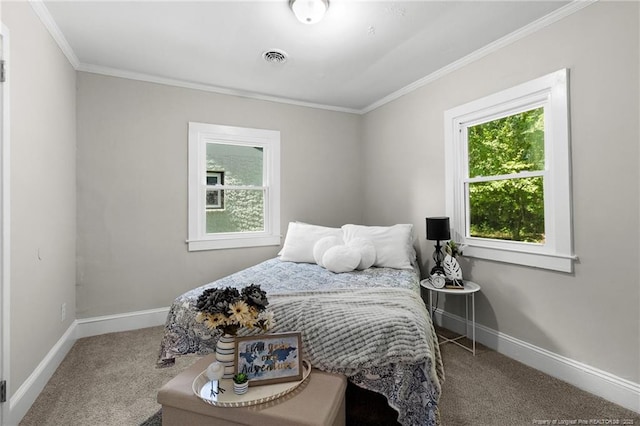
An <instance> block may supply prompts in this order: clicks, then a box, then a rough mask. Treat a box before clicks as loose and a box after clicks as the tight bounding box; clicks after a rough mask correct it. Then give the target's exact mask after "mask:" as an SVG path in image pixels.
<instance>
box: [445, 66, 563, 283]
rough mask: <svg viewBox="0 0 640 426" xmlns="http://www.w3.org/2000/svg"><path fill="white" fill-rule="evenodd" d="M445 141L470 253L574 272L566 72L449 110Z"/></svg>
mask: <svg viewBox="0 0 640 426" xmlns="http://www.w3.org/2000/svg"><path fill="white" fill-rule="evenodd" d="M445 141H446V163H447V179H446V182H447V196H448V198H447V211H448V214H449V215H450V216H451V217H452V218H453V220H452V226H453V231H454V232H453V235H454V239H456V240H458V241H459V242H461V243H463V244H465V245H466V248H465V255H469V256H473V257H478V258H484V259H491V260H497V261H503V262H510V263H517V264H522V265H527V266H535V267H541V268H547V269H554V270H560V271H565V272H570V271H572V270H573V259H574V258H575V256H574V255H573V247H572V234H571V229H572V225H571V197H570V155H569V124H568V100H567V70H561V71H558V72H556V73H552V74H549V75H547V76H545V77H542V78H539V79H536V80H533V81H531V82H528V83H525V84H522V85H520V86H517V87H514V88H511V89H508V90H505V91H503V92H500V93H497V94H495V95H491V96H488V97H485V98H482V99H479V100H477V101H473V102H470V103H468V104H465V105H462V106H459V107H456V108H453V109H451V110H448V111H446V113H445Z"/></svg>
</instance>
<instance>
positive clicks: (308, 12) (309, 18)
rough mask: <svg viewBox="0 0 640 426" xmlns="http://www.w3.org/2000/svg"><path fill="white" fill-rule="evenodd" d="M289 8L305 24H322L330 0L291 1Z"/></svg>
mask: <svg viewBox="0 0 640 426" xmlns="http://www.w3.org/2000/svg"><path fill="white" fill-rule="evenodd" d="M289 6H290V7H291V10H293V14H294V15H296V18H298V21H300V22H302V23H303V24H315V23H317V22H320V21H321V20H322V18H323V17H324V14H325V13H326V11H327V9H328V8H329V0H289Z"/></svg>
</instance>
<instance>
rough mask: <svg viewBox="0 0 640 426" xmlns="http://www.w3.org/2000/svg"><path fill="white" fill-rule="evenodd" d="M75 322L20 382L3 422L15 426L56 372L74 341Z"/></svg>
mask: <svg viewBox="0 0 640 426" xmlns="http://www.w3.org/2000/svg"><path fill="white" fill-rule="evenodd" d="M76 327H77V326H76V322H75V321H74V322H73V323H72V324H71V325H70V326H69V328H68V329H67V331H66V332H65V333H64V334H63V335H62V337H61V338H60V339H59V340H58V342H57V343H56V344H55V345H54V346H53V348H51V350H50V351H49V352H48V353H47V355H46V356H45V357H44V359H43V360H42V361H41V362H40V364H38V366H37V367H36V369H35V370H33V372H32V373H31V374H30V375H29V377H28V378H27V380H25V381H24V383H22V385H21V386H20V387H19V388H18V390H17V391H16V392H15V393H14V394H13V395H12V396H11V398H10V399H9V418H8V419H5V422H6V423H5V424H6V425H8V426H15V425H17V424H18V423H20V420H22V418H23V417H24V415H25V414H27V411H29V408H31V405H33V403H34V402H35V400H36V398H37V397H38V395H40V392H42V389H44V387H45V385H46V384H47V382H48V381H49V379H50V378H51V376H53V373H55V372H56V369H57V368H58V366H59V365H60V363H61V362H62V360H63V359H64V357H65V356H67V353H69V350H71V347H72V346H73V344H74V343H75V341H76Z"/></svg>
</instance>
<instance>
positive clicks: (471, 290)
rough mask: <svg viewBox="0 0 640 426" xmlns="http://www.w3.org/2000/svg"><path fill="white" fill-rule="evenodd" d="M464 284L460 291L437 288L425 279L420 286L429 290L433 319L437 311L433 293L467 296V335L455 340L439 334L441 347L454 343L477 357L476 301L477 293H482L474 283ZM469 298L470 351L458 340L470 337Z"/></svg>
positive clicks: (430, 311)
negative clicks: (469, 331) (434, 312)
mask: <svg viewBox="0 0 640 426" xmlns="http://www.w3.org/2000/svg"><path fill="white" fill-rule="evenodd" d="M463 283H464V287H463V288H460V289H457V288H456V289H453V288H446V287H443V288H435V287H434V286H433V285H431V280H429V279H428V278H427V279H424V280H422V281H420V286H422V287H423V288H426V289H427V290H429V313H430V314H431V318H433V310H434V309H435V307H434V306H433V292H434V291H435V292H437V293H444V294H455V295H460V296H462V295H464V296H465V309H464V319H465V328H464V329H465V334H464V335H462V336H458V337H455V338H453V339H449V338H448V337H444V336H441V335H440V334H438V337H439V338H440V343H439V344H440V345H444V344H445V343H454V344H456V345H458V346H460V347H461V348H464V349H466V350H468V351H469V352H471V353H472V354H473V356H475V355H476V300H475V294H476V292H478V291H480V286H479V285H478V284H476V283H474V282H472V281H463ZM469 297H471V336H472V337H471V342H472V348H471V349H469V348H468V347H466V346H464V345H463V344H461V343H460V342H458V340H460V339H463V338H465V337H468V330H469Z"/></svg>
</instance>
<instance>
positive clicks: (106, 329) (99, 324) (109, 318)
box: [76, 308, 169, 339]
mask: <svg viewBox="0 0 640 426" xmlns="http://www.w3.org/2000/svg"><path fill="white" fill-rule="evenodd" d="M167 313H169V308H157V309H148V310H146V311H137V312H127V313H125V314H115V315H105V316H102V317H93V318H82V319H79V320H76V322H77V323H78V331H77V332H76V338H77V339H81V338H83V337H89V336H98V335H100V334H106V333H117V332H119V331H129V330H138V329H140V328H147V327H155V326H158V325H164V324H165V322H166V321H167Z"/></svg>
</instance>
